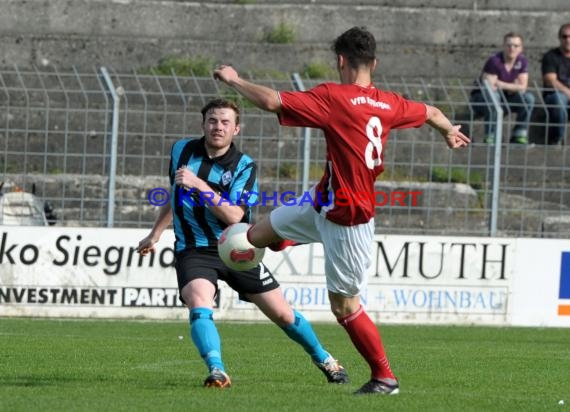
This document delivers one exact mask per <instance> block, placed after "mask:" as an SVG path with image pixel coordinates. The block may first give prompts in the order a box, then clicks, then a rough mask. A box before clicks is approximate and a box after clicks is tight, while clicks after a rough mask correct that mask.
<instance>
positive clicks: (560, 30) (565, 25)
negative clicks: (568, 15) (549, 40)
mask: <svg viewBox="0 0 570 412" xmlns="http://www.w3.org/2000/svg"><path fill="white" fill-rule="evenodd" d="M567 28H570V23H564V24H563V25H562V26H560V28H559V29H558V37H562V32H563V31H564V30H566V29H567Z"/></svg>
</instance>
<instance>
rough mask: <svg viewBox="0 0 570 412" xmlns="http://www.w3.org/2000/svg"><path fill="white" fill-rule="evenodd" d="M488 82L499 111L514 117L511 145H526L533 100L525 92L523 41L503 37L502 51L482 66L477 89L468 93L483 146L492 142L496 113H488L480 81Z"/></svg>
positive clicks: (515, 35) (488, 100)
mask: <svg viewBox="0 0 570 412" xmlns="http://www.w3.org/2000/svg"><path fill="white" fill-rule="evenodd" d="M485 80H486V81H488V82H489V84H490V85H491V88H492V89H493V90H494V93H495V95H496V96H497V99H498V101H499V102H501V104H502V107H503V111H505V112H509V111H510V112H512V113H515V114H516V115H517V120H516V123H515V126H514V128H513V132H512V135H511V140H510V141H511V143H520V144H527V143H528V124H529V122H530V116H531V114H532V109H533V107H534V100H535V97H534V95H533V94H532V93H530V92H528V91H527V86H528V59H527V58H526V56H525V55H524V54H523V38H522V36H521V35H520V34H518V33H514V32H510V33H507V34H505V36H504V37H503V51H501V52H498V53H496V54H494V55H492V56H491V57H489V59H487V62H486V63H485V66H483V70H482V71H481V75H480V77H479V79H478V82H477V85H478V86H480V87H478V88H477V89H475V90H473V92H472V93H471V107H472V109H473V111H474V114H475V116H476V117H479V116H483V117H484V120H485V143H493V142H494V141H495V124H496V113H495V111H494V110H493V109H492V103H491V98H490V96H488V95H486V93H485V92H484V88H483V81H485Z"/></svg>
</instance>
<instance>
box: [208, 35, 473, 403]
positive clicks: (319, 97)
mask: <svg viewBox="0 0 570 412" xmlns="http://www.w3.org/2000/svg"><path fill="white" fill-rule="evenodd" d="M333 50H334V51H335V54H336V59H337V61H336V63H337V69H338V72H339V75H340V80H341V82H340V84H337V83H323V84H320V85H318V86H316V87H315V88H313V89H311V90H308V91H306V92H292V91H279V92H278V91H276V90H273V89H271V88H269V87H266V86H262V85H258V84H254V83H251V82H248V81H246V80H244V79H242V78H241V77H239V75H238V73H237V72H236V71H235V69H234V68H232V67H231V66H225V65H222V66H220V67H218V68H217V69H216V70H215V72H214V77H215V78H217V79H219V80H221V81H223V82H224V83H226V84H228V85H229V86H230V87H232V88H233V89H235V90H236V91H237V92H239V93H240V94H242V95H243V96H244V97H246V98H247V99H249V100H250V101H251V102H253V103H254V104H255V105H256V106H257V107H259V108H261V109H264V110H267V111H271V112H275V113H277V116H278V118H279V122H280V123H281V124H282V125H285V126H299V127H313V128H319V129H322V130H323V132H324V135H325V139H326V143H327V163H326V167H325V172H324V175H323V177H322V179H321V180H320V181H319V183H318V184H317V185H316V186H315V187H313V188H312V189H311V193H312V196H313V199H315V202H314V205H311V204H310V202H306V201H305V202H299V203H296V206H281V207H278V208H276V209H275V210H273V211H272V212H271V214H270V216H269V217H268V218H267V219H265V220H263V221H261V222H259V223H258V224H256V225H254V226H253V227H252V228H251V229H250V231H249V233H248V238H249V240H250V242H251V243H252V244H253V245H255V246H257V247H266V246H270V247H271V248H272V249H275V245H276V244H277V245H278V244H279V242H280V244H281V245H282V246H285V245H287V244H288V243H287V242H288V241H287V240H291V241H294V242H298V243H312V242H320V243H322V244H323V248H324V252H325V274H326V278H327V289H328V292H329V299H330V303H331V310H332V312H333V314H334V316H335V317H336V318H337V321H338V322H339V323H340V324H341V325H342V326H343V327H344V328H345V329H346V331H347V333H348V335H349V336H350V339H351V340H352V342H353V344H354V346H355V347H356V349H357V350H358V351H359V353H360V354H361V355H362V357H364V359H365V360H366V361H367V362H368V364H369V365H370V369H371V379H370V380H369V381H368V382H367V383H365V384H364V385H363V386H362V387H361V388H360V389H358V390H357V391H356V392H355V393H356V394H369V393H377V394H397V393H398V392H399V382H398V379H397V378H396V376H395V375H394V373H393V372H392V370H391V368H390V363H389V362H388V358H387V356H386V352H385V351H384V346H383V344H382V340H381V337H380V334H379V331H378V329H377V328H376V326H375V325H374V323H373V322H372V320H371V319H370V317H369V316H368V315H367V313H366V312H365V311H364V308H363V307H362V305H361V303H360V296H359V295H360V292H361V291H362V290H363V288H364V287H365V286H366V281H367V279H366V272H367V270H368V269H369V268H370V265H371V261H372V259H371V246H372V244H373V238H374V203H373V198H372V197H370V196H369V197H366V196H359V197H358V198H354V199H352V201H343V202H340V201H338V200H339V199H338V198H339V197H340V196H338V195H339V193H341V191H343V193H369V194H370V193H373V192H374V183H375V181H376V177H377V176H378V175H379V174H380V173H382V171H383V169H384V164H383V158H384V147H385V145H386V141H387V139H388V134H389V132H390V130H391V129H394V128H396V129H397V128H410V127H420V126H422V125H423V124H424V123H427V124H428V125H430V126H432V127H434V128H435V129H436V130H437V131H438V132H439V133H440V134H441V135H442V136H443V138H444V140H445V142H446V143H447V145H448V146H449V147H450V148H460V147H464V146H466V145H467V144H468V143H469V138H468V137H467V136H465V135H464V134H463V133H461V132H460V131H459V126H454V125H452V124H451V122H450V121H449V119H448V118H447V117H446V116H445V115H444V114H443V113H442V112H441V111H440V110H439V109H437V108H435V107H433V106H429V105H426V104H424V103H421V102H414V101H411V100H407V99H404V98H403V97H401V96H400V95H398V94H396V93H393V92H387V91H383V90H379V89H377V88H376V87H374V85H373V84H372V72H373V71H374V69H375V68H376V56H375V53H376V40H375V39H374V36H373V35H372V34H371V33H370V32H369V31H368V30H367V29H366V28H364V27H353V28H351V29H349V30H348V31H346V32H344V33H343V34H341V35H340V36H339V37H338V38H337V39H336V40H335V41H334V43H333ZM343 198H344V200H346V197H345V196H343ZM286 239H287V240H286ZM289 244H290V243H289Z"/></svg>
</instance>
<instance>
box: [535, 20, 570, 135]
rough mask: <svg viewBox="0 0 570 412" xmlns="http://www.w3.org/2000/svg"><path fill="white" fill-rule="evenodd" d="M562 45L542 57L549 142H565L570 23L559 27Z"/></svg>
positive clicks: (569, 75) (569, 71) (569, 79)
mask: <svg viewBox="0 0 570 412" xmlns="http://www.w3.org/2000/svg"><path fill="white" fill-rule="evenodd" d="M558 40H559V41H560V46H559V47H556V48H554V49H551V50H549V51H548V52H546V53H545V54H544V56H543V57H542V80H543V82H544V87H545V88H548V89H549V90H545V91H544V103H546V105H547V107H548V113H549V119H550V124H551V125H552V126H551V127H550V129H549V132H548V143H549V144H562V143H564V137H565V129H566V122H567V120H568V102H569V100H570V23H565V24H563V25H562V26H560V29H558Z"/></svg>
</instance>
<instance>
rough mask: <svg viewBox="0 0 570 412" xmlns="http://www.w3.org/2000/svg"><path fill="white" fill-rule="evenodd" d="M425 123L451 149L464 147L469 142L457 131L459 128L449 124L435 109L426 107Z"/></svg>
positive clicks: (467, 138) (439, 111)
mask: <svg viewBox="0 0 570 412" xmlns="http://www.w3.org/2000/svg"><path fill="white" fill-rule="evenodd" d="M426 123H427V124H429V125H430V126H431V127H433V128H434V129H436V130H437V131H438V132H439V133H440V134H441V135H442V136H443V138H444V139H445V142H446V143H447V146H449V147H450V148H452V149H456V148H459V147H465V146H467V145H468V144H469V142H470V141H471V140H470V139H469V137H467V136H465V135H464V134H463V133H461V132H460V131H459V129H460V128H461V126H454V125H453V124H451V122H450V121H449V119H448V118H447V117H446V116H445V115H444V114H443V113H442V112H441V110H439V109H438V108H437V107H434V106H429V105H428V106H427V120H426Z"/></svg>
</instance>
